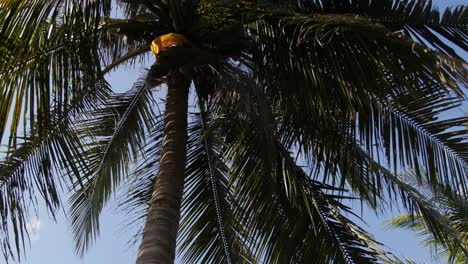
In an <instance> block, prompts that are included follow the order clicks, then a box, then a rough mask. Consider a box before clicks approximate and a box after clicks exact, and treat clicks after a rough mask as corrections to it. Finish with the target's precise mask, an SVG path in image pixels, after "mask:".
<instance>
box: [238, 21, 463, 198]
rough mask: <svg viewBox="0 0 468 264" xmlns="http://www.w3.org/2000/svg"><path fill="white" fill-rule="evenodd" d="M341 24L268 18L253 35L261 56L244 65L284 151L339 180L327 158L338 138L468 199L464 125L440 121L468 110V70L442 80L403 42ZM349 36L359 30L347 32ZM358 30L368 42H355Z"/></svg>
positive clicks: (425, 57)
mask: <svg viewBox="0 0 468 264" xmlns="http://www.w3.org/2000/svg"><path fill="white" fill-rule="evenodd" d="M319 17H320V16H319ZM322 19H323V20H322ZM343 19H344V20H341V21H338V20H340V19H336V18H335V19H331V18H327V17H321V18H318V17H316V18H304V17H302V18H301V17H292V18H283V19H282V20H277V19H275V17H274V16H273V17H266V18H265V22H261V23H259V24H257V27H256V28H255V29H252V32H253V34H254V36H256V37H258V38H257V39H256V42H257V43H258V46H257V50H256V51H255V52H254V57H253V58H251V59H249V58H247V60H248V62H250V63H251V66H250V68H251V69H252V71H253V72H254V73H255V74H257V75H258V76H259V81H260V82H261V83H264V84H265V85H266V86H267V88H266V93H267V95H268V96H269V98H270V99H269V100H271V102H272V108H273V109H274V110H275V111H278V112H277V113H275V115H276V116H277V119H278V120H279V122H280V128H279V130H280V131H281V133H282V135H281V137H282V138H283V140H284V142H286V143H287V144H289V146H291V147H292V146H294V145H296V146H299V149H300V151H301V152H302V153H304V154H306V155H308V154H307V153H309V154H310V155H309V156H308V157H307V158H313V157H315V159H316V161H318V162H314V163H315V164H324V165H325V169H324V170H322V172H323V171H325V172H328V173H331V174H336V171H337V169H338V167H337V163H334V161H333V160H331V159H330V157H333V156H334V155H335V154H333V152H335V153H336V152H339V151H341V150H340V148H341V147H340V145H339V144H342V143H343V142H342V143H339V142H337V141H336V140H334V139H333V136H332V135H333V134H335V132H334V131H339V132H338V133H345V134H347V135H349V138H348V139H346V140H351V141H354V140H355V141H358V142H360V144H363V145H364V146H365V148H366V149H369V151H368V152H369V153H377V154H379V153H382V151H384V153H385V155H386V157H387V161H388V163H390V165H391V166H392V167H393V168H394V170H395V171H396V170H398V169H400V168H403V169H404V168H405V167H408V166H409V167H411V166H413V167H419V164H421V163H423V164H425V165H427V166H432V168H433V169H431V171H430V173H429V177H430V179H431V181H432V182H433V183H435V182H440V183H444V184H445V183H447V184H449V185H450V186H451V187H452V188H454V189H455V188H457V189H458V188H461V189H462V190H464V191H465V193H466V175H467V171H466V168H467V167H466V163H467V160H466V149H467V145H466V144H467V143H466V141H464V140H463V138H464V132H463V131H464V130H463V129H462V128H461V127H460V125H461V124H463V122H466V118H465V117H461V118H456V119H452V120H444V119H441V117H440V116H441V115H442V114H444V113H450V111H453V110H454V109H456V108H457V107H458V106H459V105H460V102H463V101H464V100H465V97H464V96H463V92H462V90H461V89H460V88H459V87H458V86H457V80H458V81H463V80H464V79H465V77H466V76H465V75H464V72H465V71H466V70H465V68H464V67H463V66H459V67H456V68H454V69H449V68H450V66H449V65H446V67H447V68H446V70H442V69H443V68H439V66H438V61H439V59H438V57H437V56H434V55H435V54H428V53H426V52H425V51H424V50H423V49H422V50H420V48H418V47H417V45H416V46H414V48H412V45H410V44H409V43H411V41H409V40H408V39H407V40H396V42H392V41H393V40H389V41H383V39H386V38H387V37H388V36H387V34H386V33H385V34H384V32H385V29H384V28H379V27H378V26H375V25H368V24H367V22H364V21H360V20H359V19H357V20H353V19H351V20H348V19H347V18H343ZM320 21H322V22H320ZM346 21H347V22H346ZM351 21H353V22H351ZM333 24H334V26H332V25H333ZM343 25H347V26H344V28H342V26H343ZM348 26H349V28H348ZM355 26H357V27H362V28H361V29H360V30H357V31H355V32H354V31H353V30H352V29H351V28H353V27H355ZM368 26H370V28H374V27H377V28H374V29H375V30H376V31H374V29H370V28H368ZM327 27H329V28H328V29H326V28H327ZM345 28H346V29H345ZM365 28H367V29H370V30H371V31H372V32H374V33H375V35H374V37H372V38H371V39H366V38H367V37H362V38H361V37H360V36H359V34H360V32H361V33H362V32H364V31H365V30H367V29H365ZM348 30H350V31H349V32H348V33H346V32H347V31H348ZM380 30H383V31H380ZM351 32H353V33H352V34H351ZM377 32H380V33H377ZM374 33H372V34H374ZM370 34H371V33H370ZM372 34H371V35H372ZM380 38H383V39H382V42H381V41H380ZM390 38H392V39H393V37H390ZM386 45H388V47H385V46H386ZM397 47H399V48H397ZM381 48H382V50H380V49H381ZM284 50H288V51H289V54H288V53H285V52H281V51H284ZM393 52H395V53H393ZM387 56H388V57H387ZM396 58H398V59H396ZM423 65H424V66H423ZM449 76H450V77H449ZM452 77H454V79H452V80H451V81H450V80H449V79H447V78H452ZM306 87H307V88H306ZM449 87H452V88H449ZM297 113H308V114H307V115H305V114H304V115H298V114H297ZM438 119H440V120H438ZM448 128H451V129H452V130H449V131H450V132H447V129H448ZM336 129H338V130H336ZM454 130H455V131H454ZM391 131H395V132H392V133H393V134H392V133H390V132H391ZM342 138H345V137H342ZM317 142H324V144H323V145H321V144H319V145H317ZM325 142H326V143H325ZM371 149H372V151H371ZM349 153H352V151H350V152H349ZM345 155H346V154H345ZM335 161H337V160H335ZM326 175H327V173H325V176H326ZM460 186H461V187H460Z"/></svg>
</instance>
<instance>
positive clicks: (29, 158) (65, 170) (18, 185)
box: [0, 81, 110, 261]
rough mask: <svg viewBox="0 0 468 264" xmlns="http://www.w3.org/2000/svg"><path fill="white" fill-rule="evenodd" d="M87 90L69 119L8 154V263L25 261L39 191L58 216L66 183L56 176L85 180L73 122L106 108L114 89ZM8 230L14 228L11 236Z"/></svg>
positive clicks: (4, 181) (3, 188) (2, 184)
mask: <svg viewBox="0 0 468 264" xmlns="http://www.w3.org/2000/svg"><path fill="white" fill-rule="evenodd" d="M88 91H89V92H88V93H87V94H83V95H81V96H80V98H79V100H78V98H75V100H76V102H75V103H74V104H72V105H70V106H69V107H68V111H67V112H66V113H64V117H62V118H56V119H51V120H49V122H50V123H48V124H47V126H46V127H45V128H44V130H45V134H44V135H37V134H34V133H33V132H28V134H27V136H26V137H23V138H21V139H20V143H19V146H18V147H17V148H16V149H15V150H13V151H10V152H7V153H6V156H5V157H4V158H2V160H1V161H0V168H1V170H0V195H1V201H2V202H1V203H0V210H1V212H2V214H1V219H2V225H1V230H2V233H3V236H2V237H3V238H2V240H1V244H2V250H3V254H4V257H5V260H6V261H8V259H9V258H13V259H14V258H15V255H16V257H17V258H20V257H21V254H20V241H24V238H25V236H24V235H25V234H26V230H25V227H26V221H27V219H28V217H29V212H30V209H29V208H30V206H29V205H30V204H32V205H33V206H32V207H33V208H34V207H35V205H36V201H37V200H38V199H37V197H35V196H34V195H33V194H34V192H35V190H37V191H38V192H39V194H40V195H41V197H42V199H43V202H44V203H45V205H46V207H47V209H48V210H49V211H50V213H51V214H52V215H54V213H55V211H56V209H57V208H58V207H59V206H60V203H61V202H60V199H59V192H58V190H59V189H58V186H57V185H58V183H62V182H64V181H63V180H65V181H66V180H67V179H62V178H60V177H58V176H57V175H62V174H65V175H68V176H69V178H70V179H72V178H73V179H75V180H76V181H78V182H81V178H80V177H79V176H80V175H79V170H80V168H81V167H82V166H84V165H85V164H84V161H83V160H82V159H79V158H76V157H79V153H80V152H81V151H82V150H83V146H82V144H81V142H80V140H81V139H80V137H79V135H77V134H76V132H75V131H74V130H73V129H72V125H71V123H72V122H73V121H74V120H76V119H77V118H79V116H80V113H82V112H83V111H85V110H86V111H89V110H91V109H93V107H95V106H97V105H99V104H102V102H103V101H104V100H105V98H107V97H108V95H109V91H110V88H109V87H108V84H107V83H105V82H102V81H100V82H97V83H96V84H95V85H94V87H93V88H92V89H89V90H88ZM35 131H36V132H37V130H35ZM9 226H13V232H11V233H10V231H9ZM10 235H13V236H14V238H15V245H14V247H15V251H16V254H13V251H12V250H11V248H12V247H11V244H10ZM23 243H24V242H23ZM23 247H24V244H23Z"/></svg>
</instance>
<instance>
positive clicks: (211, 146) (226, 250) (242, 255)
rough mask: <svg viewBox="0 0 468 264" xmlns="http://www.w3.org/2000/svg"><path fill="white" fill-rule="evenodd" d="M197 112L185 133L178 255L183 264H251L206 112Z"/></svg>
mask: <svg viewBox="0 0 468 264" xmlns="http://www.w3.org/2000/svg"><path fill="white" fill-rule="evenodd" d="M199 104H201V101H199ZM200 109H201V111H202V112H201V113H200V114H198V116H196V117H195V118H194V121H193V124H192V125H191V127H190V129H189V135H190V137H189V146H188V157H187V169H186V183H185V189H186V192H185V193H186V196H185V197H184V201H183V207H182V210H183V215H182V222H181V227H180V236H179V239H180V245H179V247H180V250H181V251H180V255H181V256H182V259H183V261H184V262H187V263H195V262H204V263H205V262H206V263H221V262H223V263H254V258H253V256H252V255H251V253H250V251H249V249H248V248H247V247H246V245H245V244H244V243H245V242H244V241H243V237H242V236H241V235H239V234H242V233H244V232H245V230H242V226H241V225H240V224H239V223H237V222H236V221H237V219H236V217H235V216H234V215H233V211H232V208H233V205H231V204H232V203H233V201H232V198H233V197H232V196H231V195H232V194H231V193H230V191H231V190H230V188H229V186H228V182H229V179H228V175H227V172H228V166H227V165H226V164H225V163H224V162H223V160H222V157H221V156H220V153H218V152H217V149H218V148H217V147H216V145H217V143H216V142H215V141H214V138H213V136H212V135H211V134H212V132H211V131H210V130H209V122H208V116H207V114H208V111H206V110H204V109H203V106H202V105H200ZM208 110H209V109H208ZM205 111H206V112H205Z"/></svg>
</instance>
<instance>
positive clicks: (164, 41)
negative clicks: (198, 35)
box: [151, 33, 191, 56]
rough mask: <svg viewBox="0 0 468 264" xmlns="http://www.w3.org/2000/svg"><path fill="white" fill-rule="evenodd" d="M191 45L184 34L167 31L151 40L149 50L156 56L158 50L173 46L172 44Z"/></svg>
mask: <svg viewBox="0 0 468 264" xmlns="http://www.w3.org/2000/svg"><path fill="white" fill-rule="evenodd" d="M184 44H185V45H189V46H191V43H190V41H188V39H187V38H185V37H184V36H182V35H180V34H177V33H169V34H164V35H161V36H159V37H157V38H155V39H154V40H153V42H151V51H152V52H153V54H154V55H155V56H156V55H158V53H159V52H161V51H162V50H164V49H167V48H170V47H174V46H183V45H184Z"/></svg>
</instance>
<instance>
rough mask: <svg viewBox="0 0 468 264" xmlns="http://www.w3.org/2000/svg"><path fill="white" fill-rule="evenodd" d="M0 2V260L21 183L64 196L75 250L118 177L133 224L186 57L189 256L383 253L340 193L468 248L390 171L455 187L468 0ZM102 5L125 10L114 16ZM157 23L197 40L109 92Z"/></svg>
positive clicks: (463, 170)
mask: <svg viewBox="0 0 468 264" xmlns="http://www.w3.org/2000/svg"><path fill="white" fill-rule="evenodd" d="M0 5H2V9H1V10H0V26H1V27H0V94H1V97H0V143H2V144H5V148H4V149H6V155H5V156H4V157H3V158H2V160H1V162H0V198H1V199H0V212H1V219H2V222H1V224H0V227H1V230H2V238H1V244H2V249H3V252H4V255H5V257H6V258H7V259H8V258H9V257H12V256H15V255H20V249H21V248H22V247H24V242H23V241H24V239H23V238H24V236H25V223H26V219H27V215H28V213H29V210H30V209H31V208H34V206H33V207H30V206H29V205H30V204H31V202H32V204H33V205H34V204H35V202H36V201H37V200H36V199H37V197H36V196H35V194H36V193H39V194H40V195H41V196H40V197H41V198H42V199H43V201H44V202H45V204H46V205H47V207H48V208H49V209H50V210H51V212H52V213H53V212H55V211H56V210H57V208H58V207H59V206H60V204H61V200H60V198H59V191H58V184H59V183H60V184H66V186H68V187H70V190H71V191H72V194H71V199H70V208H71V209H70V219H71V226H72V230H73V234H74V239H75V241H76V245H77V251H78V252H79V253H83V252H84V250H85V249H86V248H88V246H89V245H90V242H92V240H93V239H94V238H96V236H97V234H98V233H99V214H100V212H101V210H102V208H103V206H104V205H105V204H106V203H107V202H108V200H109V199H110V197H111V194H112V193H113V192H114V191H115V190H116V189H117V188H118V187H120V186H125V188H126V189H128V190H129V191H128V192H127V193H126V194H127V195H128V197H126V198H124V203H123V207H124V208H125V209H130V210H135V211H134V212H135V215H134V216H135V217H136V218H144V217H145V213H146V211H147V208H148V203H149V200H150V197H151V193H152V191H153V182H154V180H155V175H156V171H157V169H158V161H159V159H160V154H161V148H162V146H161V145H162V138H163V122H162V119H161V114H160V113H159V112H158V107H157V105H158V104H157V101H156V100H154V95H155V92H156V90H157V88H154V87H153V86H155V84H161V83H162V82H164V78H163V76H162V73H167V72H170V71H172V70H174V68H185V69H187V72H184V74H185V75H186V76H189V77H190V78H191V79H192V80H193V86H194V88H195V92H196V94H197V98H198V101H197V102H198V110H197V111H196V113H193V114H192V118H191V122H190V124H189V128H188V134H189V139H188V146H187V150H188V154H187V167H186V176H185V187H184V193H185V194H184V201H183V212H182V222H181V226H180V231H179V241H180V243H179V248H180V251H181V252H182V257H183V260H184V262H187V263H198V262H200V263H222V262H231V263H237V262H265V263H374V262H382V261H398V260H396V259H393V260H390V259H391V258H393V256H391V254H390V253H387V252H384V251H382V250H380V249H378V245H379V243H378V242H377V241H375V240H374V239H373V238H372V236H371V235H370V234H368V233H367V232H366V231H365V230H363V229H362V228H360V227H358V226H357V225H356V224H355V223H353V221H351V220H350V219H349V214H353V212H352V210H351V208H349V207H347V206H346V205H345V204H344V203H343V200H346V199H348V198H357V199H360V200H361V201H362V202H363V203H366V204H368V205H369V206H370V208H372V209H374V210H376V212H381V211H383V210H387V209H392V208H395V207H398V206H402V207H404V208H405V209H406V210H407V211H408V212H409V213H421V214H426V217H424V221H426V222H427V223H428V224H430V226H431V227H432V228H431V232H434V233H437V234H438V235H437V236H436V237H437V238H438V239H439V240H440V241H442V243H445V244H446V245H448V244H450V245H451V246H452V245H455V246H456V247H459V248H463V244H462V243H458V244H456V243H455V244H453V243H452V242H453V241H452V240H450V239H449V234H447V233H446V232H444V228H443V227H444V222H441V221H438V219H439V218H437V217H431V214H435V213H437V211H436V210H429V209H428V205H427V203H425V202H424V199H423V198H421V196H420V195H419V194H418V190H417V189H415V188H412V187H411V186H410V185H408V184H407V183H405V182H404V181H403V180H402V179H401V178H399V177H398V172H399V171H402V170H404V169H407V168H414V169H416V173H415V175H414V178H415V179H419V180H421V179H423V177H425V179H426V180H427V182H429V184H430V186H431V188H432V189H433V191H434V192H436V193H438V192H441V191H440V190H441V187H440V186H443V188H448V189H450V190H453V191H454V190H456V191H457V192H458V194H459V195H460V196H461V197H464V198H465V200H466V198H467V195H468V190H467V188H468V185H467V174H468V169H467V168H468V143H467V140H466V134H467V131H466V129H465V128H461V126H463V124H466V122H467V121H468V119H467V117H452V116H453V111H454V110H455V109H457V108H458V107H459V106H460V105H461V104H463V103H464V102H466V95H465V92H466V83H467V76H468V74H467V72H466V62H465V61H464V60H463V58H461V57H460V56H459V55H458V54H457V52H456V51H455V49H454V47H456V48H459V49H462V50H464V51H466V50H468V47H467V41H468V28H467V27H468V23H467V16H468V12H467V9H466V7H462V6H460V7H457V8H454V9H447V10H446V11H445V12H444V13H443V14H441V13H440V12H439V11H437V10H436V9H434V7H433V6H432V3H431V1H423V0H404V1H403V0H402V1H390V0H385V1H370V0H352V1H338V0H337V1H331V0H311V1H303V0H294V1H293V0H288V1H274V0H264V1H253V0H242V1H240V0H239V1H235V0H228V1H219V0H200V1H183V0H177V1H165V0H138V1H137V0H135V1H131V0H119V1H110V0H101V1H98V0H86V1H81V0H80V1H66V0H62V1H51V0H50V1H49V0H47V1H43V0H42V1H38V0H37V1H36V0H30V1H22V0H8V1H2V4H0ZM115 5H117V6H118V7H119V8H120V10H122V14H123V17H124V18H113V17H111V10H112V8H114V6H115ZM172 33H176V34H177V35H167V34H172ZM163 36H178V37H177V39H176V40H174V41H175V42H177V43H178V42H180V39H181V38H183V39H186V40H188V41H189V42H190V43H191V45H193V47H195V48H196V52H195V53H194V52H193V50H192V51H191V53H185V54H184V53H175V54H174V56H172V55H171V57H170V58H169V59H168V60H164V59H163V58H161V57H158V58H157V60H156V64H155V65H156V66H157V67H156V66H155V67H152V68H151V69H150V70H149V71H148V72H147V74H146V75H144V76H142V77H141V79H140V80H138V81H137V82H136V83H135V85H134V87H133V88H132V89H130V90H129V91H128V92H125V93H113V92H112V90H111V87H110V86H109V84H108V83H107V82H106V80H105V79H104V76H105V74H107V73H108V72H110V71H112V70H114V69H116V68H118V67H120V66H122V65H135V64H140V63H142V62H144V61H146V59H147V58H148V57H147V54H148V52H149V51H150V46H151V43H152V42H153V40H155V39H158V38H159V39H160V40H161V42H164V41H163V40H162V38H163ZM179 36H180V37H179ZM446 40H448V41H450V42H451V44H447V43H448V42H447V41H446ZM184 41H185V40H184ZM173 43H174V42H173V40H170V43H169V46H172V45H173ZM156 45H158V46H159V47H166V46H167V45H166V44H161V45H160V44H156ZM153 47H154V46H151V48H153ZM155 50H156V51H155ZM153 52H154V53H155V54H158V53H159V50H158V49H154V48H153ZM160 55H163V52H161V54H160ZM158 63H159V64H158ZM164 67H166V68H164ZM157 87H160V86H157ZM20 128H23V129H22V130H23V131H20V130H21V129H20ZM297 157H300V158H297ZM420 167H424V168H425V169H426V170H427V174H423V173H421V172H420V171H419V170H418V168H420ZM59 175H60V176H59ZM441 193H442V192H441ZM421 199H423V200H421ZM11 235H13V237H14V239H10V236H11ZM13 251H15V252H13ZM465 251H466V250H465ZM465 253H466V252H465Z"/></svg>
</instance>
